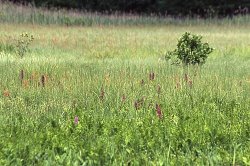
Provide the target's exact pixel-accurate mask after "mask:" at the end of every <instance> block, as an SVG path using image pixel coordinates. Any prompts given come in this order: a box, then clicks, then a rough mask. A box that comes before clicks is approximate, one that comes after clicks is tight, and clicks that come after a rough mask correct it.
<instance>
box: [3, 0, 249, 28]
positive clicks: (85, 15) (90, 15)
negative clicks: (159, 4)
mask: <svg viewBox="0 0 250 166" xmlns="http://www.w3.org/2000/svg"><path fill="white" fill-rule="evenodd" d="M0 11H1V13H0V22H1V23H15V24H22V23H29V24H42V25H51V24H59V25H67V26H71V25H77V26H95V25H106V26H107V25H108V26H110V25H112V26H113V25H116V26H117V25H129V26H131V25H133V26H134V25H169V24H171V25H215V24H216V25H222V24H223V25H226V24H228V25H239V26H241V25H246V26H249V25H250V15H238V16H235V17H233V18H229V17H224V18H220V17H216V18H213V19H196V17H194V18H192V17H190V16H187V17H176V16H169V15H168V16H167V17H162V16H158V15H154V14H153V15H140V14H135V13H133V14H131V13H126V14H124V13H119V12H115V13H112V14H107V13H98V12H95V13H94V12H91V11H88V12H86V11H85V10H84V11H77V10H64V9H54V8H52V9H49V10H48V9H46V8H36V7H31V6H20V5H14V4H12V3H5V2H1V1H0Z"/></svg>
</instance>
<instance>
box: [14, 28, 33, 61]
mask: <svg viewBox="0 0 250 166" xmlns="http://www.w3.org/2000/svg"><path fill="white" fill-rule="evenodd" d="M33 40H34V37H33V35H30V34H28V33H22V34H21V35H20V37H19V38H18V39H17V45H16V52H17V55H18V56H19V57H20V58H23V57H24V55H25V54H26V53H27V51H28V50H29V46H30V44H31V42H32V41H33Z"/></svg>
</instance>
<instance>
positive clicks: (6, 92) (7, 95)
mask: <svg viewBox="0 0 250 166" xmlns="http://www.w3.org/2000/svg"><path fill="white" fill-rule="evenodd" d="M3 96H4V97H10V91H8V90H7V89H6V90H4V91H3Z"/></svg>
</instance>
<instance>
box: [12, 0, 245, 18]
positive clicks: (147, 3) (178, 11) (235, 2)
mask: <svg viewBox="0 0 250 166" xmlns="http://www.w3.org/2000/svg"><path fill="white" fill-rule="evenodd" d="M11 1H13V2H22V3H31V4H35V5H36V6H48V7H64V8H68V9H70V8H77V9H84V10H88V11H99V12H105V13H107V12H108V13H112V12H116V11H119V12H129V13H131V12H132V13H145V14H151V13H155V14H161V15H166V14H167V15H175V16H180V15H182V16H183V15H191V16H193V15H200V16H203V17H207V16H218V15H224V16H225V15H233V14H235V11H236V10H239V13H238V14H240V13H241V10H243V11H242V13H247V12H248V10H245V9H244V8H247V7H248V8H250V3H249V1H248V0H230V1H228V0H216V1H212V0H206V1H201V0H189V1H183V0H174V1H173V0H126V1H124V0H105V1H103V0H95V1H92V0H56V1H55V0H11Z"/></svg>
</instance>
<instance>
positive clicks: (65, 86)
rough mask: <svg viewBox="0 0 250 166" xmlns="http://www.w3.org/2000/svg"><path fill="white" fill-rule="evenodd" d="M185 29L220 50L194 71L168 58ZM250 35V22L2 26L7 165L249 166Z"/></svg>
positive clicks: (0, 120) (1, 142)
mask: <svg viewBox="0 0 250 166" xmlns="http://www.w3.org/2000/svg"><path fill="white" fill-rule="evenodd" d="M10 22H11V21H10ZM186 31H190V32H193V33H195V34H200V35H202V36H203V41H206V42H209V44H210V45H211V46H212V47H213V48H215V50H214V52H213V53H212V54H211V55H210V56H209V58H208V60H207V63H206V64H205V65H204V66H202V67H201V68H200V67H197V66H196V67H190V68H189V69H188V71H187V70H184V69H183V68H182V67H178V66H173V65H171V64H170V63H169V62H166V61H165V60H164V55H165V53H166V52H167V51H169V50H173V49H174V48H175V47H176V44H177V40H178V38H179V37H180V36H181V35H182V34H183V33H184V32H186ZM23 32H28V33H29V34H32V35H34V41H33V42H32V43H31V45H30V47H29V48H30V50H29V51H28V52H27V54H25V56H24V58H23V59H20V58H18V57H17V56H16V53H15V44H16V40H17V39H18V38H19V35H20V34H21V33H23ZM249 39H250V26H249V25H248V24H244V25H238V24H225V25H218V24H210V25H197V24H194V25H192V24H191V25H171V24H170V25H145V26H143V25H140V26H134V25H133V26H131V25H130V26H126V25H123V26H104V25H95V26H91V27H84V26H61V25H37V24H17V23H16V22H12V23H8V22H5V23H2V24H0V91H1V93H0V138H1V139H0V165H250V73H249V71H250V40H249ZM22 70H23V74H24V75H23V76H20V72H21V71H22ZM152 73H154V77H152ZM150 74H151V77H150ZM185 75H186V76H185ZM20 77H22V78H20ZM156 105H158V106H156Z"/></svg>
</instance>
